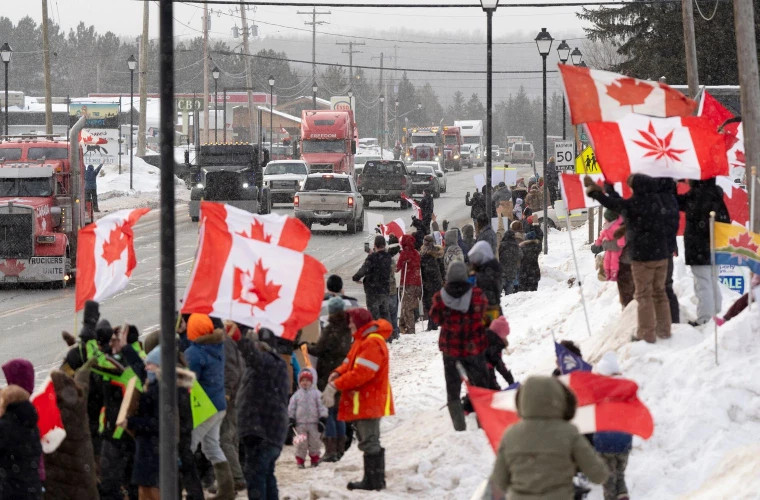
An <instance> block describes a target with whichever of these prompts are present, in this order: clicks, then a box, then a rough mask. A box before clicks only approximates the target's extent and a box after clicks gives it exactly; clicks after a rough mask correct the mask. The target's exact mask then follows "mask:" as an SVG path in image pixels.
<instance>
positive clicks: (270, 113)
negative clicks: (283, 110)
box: [269, 75, 274, 159]
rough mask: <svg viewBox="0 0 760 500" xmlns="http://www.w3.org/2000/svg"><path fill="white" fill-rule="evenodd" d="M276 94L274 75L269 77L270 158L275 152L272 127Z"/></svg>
mask: <svg viewBox="0 0 760 500" xmlns="http://www.w3.org/2000/svg"><path fill="white" fill-rule="evenodd" d="M273 94H274V77H273V76H272V75H269V158H270V159H271V158H272V153H273V152H274V135H273V134H274V127H273V126H272V123H274V122H273V119H274V113H273V112H272V106H273V104H274V102H273V101H272V95H273Z"/></svg>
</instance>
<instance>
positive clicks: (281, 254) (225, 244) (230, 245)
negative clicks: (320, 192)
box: [182, 224, 326, 340]
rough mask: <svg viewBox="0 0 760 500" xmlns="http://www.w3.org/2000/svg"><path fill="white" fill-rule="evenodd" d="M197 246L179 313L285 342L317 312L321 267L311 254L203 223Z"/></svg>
mask: <svg viewBox="0 0 760 500" xmlns="http://www.w3.org/2000/svg"><path fill="white" fill-rule="evenodd" d="M209 242H213V244H207V243H209ZM198 249H199V250H198V254H197V257H196V262H195V266H194V267H193V271H192V274H191V276H190V282H189V283H188V287H187V290H186V291H185V298H184V301H183V307H182V312H183V313H194V312H198V313H204V314H208V315H210V316H214V317H217V318H221V319H231V320H233V321H237V322H238V323H241V324H244V325H248V326H250V327H252V328H268V329H269V330H271V331H272V332H274V334H275V335H277V336H279V337H283V338H286V339H288V340H293V339H295V337H296V335H297V334H298V330H299V329H300V328H302V327H304V326H306V325H308V324H309V323H311V322H312V321H314V320H315V319H317V317H318V316H319V311H320V309H321V307H322V298H323V295H324V287H325V281H324V275H325V272H326V269H325V267H324V266H323V265H322V263H321V262H319V261H318V260H316V259H315V258H313V257H310V256H309V255H306V254H304V253H301V252H297V251H294V250H291V249H289V248H285V247H283V246H275V245H272V244H269V243H265V242H262V241H258V240H255V239H250V238H248V237H245V236H241V235H239V234H236V233H232V234H231V233H229V232H223V231H221V230H220V229H219V228H218V227H216V226H213V225H210V226H207V225H206V224H204V225H203V226H201V234H200V238H199V242H198Z"/></svg>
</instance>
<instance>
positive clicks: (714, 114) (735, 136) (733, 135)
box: [699, 90, 745, 169]
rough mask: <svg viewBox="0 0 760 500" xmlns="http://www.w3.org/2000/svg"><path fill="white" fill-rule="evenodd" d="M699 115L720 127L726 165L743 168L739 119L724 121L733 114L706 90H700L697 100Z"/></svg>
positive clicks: (742, 131)
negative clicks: (700, 94) (724, 146)
mask: <svg viewBox="0 0 760 500" xmlns="http://www.w3.org/2000/svg"><path fill="white" fill-rule="evenodd" d="M699 116H704V117H705V118H707V119H708V120H710V123H712V124H713V126H715V129H716V130H717V129H718V128H719V127H722V128H723V130H722V133H723V135H724V137H725V140H726V149H727V151H726V156H727V157H728V165H729V167H730V168H731V169H733V168H737V167H740V168H744V167H745V163H744V161H745V160H744V127H742V124H741V122H740V121H734V122H731V123H726V121H728V120H731V119H732V118H734V114H733V113H732V112H731V111H729V110H728V109H727V108H726V107H725V106H723V105H722V104H721V103H720V102H719V101H718V100H717V99H716V98H714V97H713V96H712V95H711V94H710V93H709V92H708V91H707V90H705V91H703V92H702V99H701V100H700V102H699Z"/></svg>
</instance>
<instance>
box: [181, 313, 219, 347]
mask: <svg viewBox="0 0 760 500" xmlns="http://www.w3.org/2000/svg"><path fill="white" fill-rule="evenodd" d="M213 331H214V323H212V322H211V318H209V316H208V315H207V314H200V313H193V314H191V315H190V318H189V319H188V320H187V339H188V340H190V341H195V340H198V339H199V338H200V337H203V336H204V335H208V334H210V333H211V332H213Z"/></svg>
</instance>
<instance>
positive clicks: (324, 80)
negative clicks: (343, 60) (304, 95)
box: [318, 66, 348, 99]
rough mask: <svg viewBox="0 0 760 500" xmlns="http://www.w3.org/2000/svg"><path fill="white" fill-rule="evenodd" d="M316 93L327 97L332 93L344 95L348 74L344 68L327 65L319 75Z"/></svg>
mask: <svg viewBox="0 0 760 500" xmlns="http://www.w3.org/2000/svg"><path fill="white" fill-rule="evenodd" d="M318 87H319V90H318V95H319V96H320V97H323V98H325V99H329V98H330V97H331V96H334V95H345V93H346V92H347V91H348V76H346V70H345V68H342V67H339V66H328V67H327V69H325V70H324V71H323V72H322V74H321V75H320V77H319V82H318Z"/></svg>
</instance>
